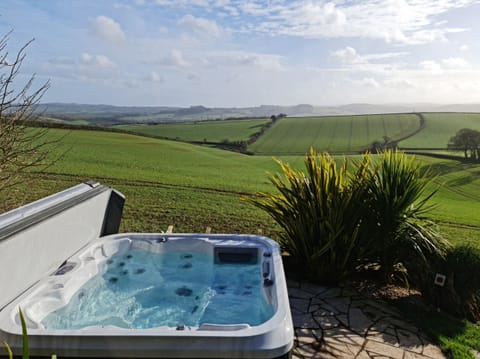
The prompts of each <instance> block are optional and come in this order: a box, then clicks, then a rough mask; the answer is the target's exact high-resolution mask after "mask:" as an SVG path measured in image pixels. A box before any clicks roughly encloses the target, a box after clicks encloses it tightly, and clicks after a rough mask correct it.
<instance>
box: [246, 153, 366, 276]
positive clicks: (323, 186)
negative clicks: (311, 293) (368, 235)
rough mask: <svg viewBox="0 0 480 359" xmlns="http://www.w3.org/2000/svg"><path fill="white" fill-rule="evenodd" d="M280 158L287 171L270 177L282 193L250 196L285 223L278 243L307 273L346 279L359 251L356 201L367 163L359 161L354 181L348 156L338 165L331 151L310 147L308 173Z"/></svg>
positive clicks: (359, 193)
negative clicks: (298, 169) (349, 170)
mask: <svg viewBox="0 0 480 359" xmlns="http://www.w3.org/2000/svg"><path fill="white" fill-rule="evenodd" d="M277 162H278V164H279V165H280V168H281V170H282V172H283V177H282V176H281V175H279V174H276V175H274V176H271V178H270V181H271V182H272V183H273V185H274V186H275V187H276V188H277V190H278V192H279V193H278V194H266V193H258V194H257V197H255V198H248V199H247V200H249V201H250V202H251V203H253V204H254V205H255V206H257V207H259V208H262V209H263V210H265V211H266V212H267V213H268V214H269V215H270V216H271V217H272V218H273V219H274V220H275V221H276V222H277V223H278V224H279V225H280V226H281V227H282V228H283V230H284V232H283V234H282V236H281V238H280V245H281V246H282V247H283V248H284V249H285V250H286V251H288V252H289V253H290V254H291V255H292V256H293V258H294V259H296V261H297V265H298V267H297V268H298V269H299V270H300V272H302V274H303V275H304V276H305V277H306V278H309V279H312V280H315V281H319V282H323V283H335V282H337V281H339V280H341V279H343V278H344V277H345V276H347V275H348V274H349V273H350V272H351V270H352V269H353V268H354V265H355V263H354V262H355V259H356V258H357V257H358V256H359V253H357V251H358V250H359V248H360V246H358V245H357V243H356V242H357V240H358V238H359V231H358V223H359V222H360V220H361V212H360V211H358V210H357V209H358V208H357V204H358V203H361V202H362V200H361V197H362V196H363V195H364V193H365V190H364V189H362V186H363V187H365V186H366V182H365V181H364V180H363V178H364V173H363V172H366V168H367V167H368V164H367V163H366V162H364V163H363V164H362V165H359V166H358V171H357V172H356V174H355V176H356V177H357V180H356V181H350V180H349V178H348V172H347V164H346V162H344V163H343V165H342V166H340V167H339V168H337V165H336V163H335V160H334V159H333V158H332V157H331V156H330V155H328V154H326V153H323V154H317V153H315V152H314V151H313V150H312V149H311V150H310V154H309V155H308V156H306V158H305V167H306V172H305V173H303V172H301V171H296V170H294V169H293V168H292V167H291V166H290V165H288V164H286V163H283V162H281V161H277Z"/></svg>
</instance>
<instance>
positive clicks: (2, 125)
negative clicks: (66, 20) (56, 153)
mask: <svg viewBox="0 0 480 359" xmlns="http://www.w3.org/2000/svg"><path fill="white" fill-rule="evenodd" d="M10 34H11V31H10V32H8V33H7V34H5V35H4V36H3V37H1V38H0V191H2V190H5V189H6V188H8V187H11V186H13V185H15V184H18V183H19V182H20V181H21V176H20V174H21V172H22V171H25V170H27V169H30V168H35V167H42V166H47V165H48V162H47V159H48V157H49V155H50V154H51V151H52V149H53V147H52V145H54V144H55V143H57V142H58V139H57V140H51V139H49V138H48V137H47V131H48V129H46V128H32V127H28V124H29V123H30V122H31V121H35V120H36V119H37V118H38V116H39V114H38V113H36V111H35V110H36V107H37V106H36V105H37V104H38V103H39V101H40V99H41V98H42V96H43V95H44V94H45V92H46V91H47V90H48V88H49V87H50V82H49V81H46V82H45V83H43V84H41V85H40V86H39V87H37V88H34V82H35V74H33V75H32V76H31V77H30V78H29V80H28V81H27V82H26V83H25V84H24V85H23V86H20V87H18V85H17V83H18V79H17V75H19V73H20V70H21V67H22V64H23V61H24V60H25V57H26V49H27V47H28V46H29V45H30V44H31V43H32V41H33V39H32V40H30V41H28V42H27V43H26V44H25V45H23V46H22V47H21V48H20V50H19V51H18V52H17V53H16V54H15V56H13V57H12V59H10V57H9V53H8V51H7V45H8V40H9V38H10Z"/></svg>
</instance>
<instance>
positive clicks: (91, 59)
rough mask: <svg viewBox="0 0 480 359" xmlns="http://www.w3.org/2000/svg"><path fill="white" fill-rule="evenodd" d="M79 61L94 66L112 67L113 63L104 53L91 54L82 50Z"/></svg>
mask: <svg viewBox="0 0 480 359" xmlns="http://www.w3.org/2000/svg"><path fill="white" fill-rule="evenodd" d="M81 63H82V64H83V65H88V66H96V67H101V68H114V67H115V66H116V65H115V63H114V62H113V61H112V60H110V59H109V58H108V57H107V56H105V55H91V54H89V53H87V52H84V53H83V54H82V56H81Z"/></svg>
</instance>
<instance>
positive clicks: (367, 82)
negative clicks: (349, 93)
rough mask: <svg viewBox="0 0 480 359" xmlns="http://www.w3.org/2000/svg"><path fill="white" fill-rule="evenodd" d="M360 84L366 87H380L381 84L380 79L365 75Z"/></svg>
mask: <svg viewBox="0 0 480 359" xmlns="http://www.w3.org/2000/svg"><path fill="white" fill-rule="evenodd" d="M359 84H360V85H362V86H365V87H373V88H380V84H379V83H378V81H377V80H375V79H374V78H372V77H364V78H363V79H362V80H360V81H359Z"/></svg>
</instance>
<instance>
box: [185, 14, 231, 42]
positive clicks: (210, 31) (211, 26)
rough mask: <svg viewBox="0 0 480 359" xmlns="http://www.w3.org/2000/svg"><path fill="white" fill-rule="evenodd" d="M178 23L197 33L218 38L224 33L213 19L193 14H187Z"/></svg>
mask: <svg viewBox="0 0 480 359" xmlns="http://www.w3.org/2000/svg"><path fill="white" fill-rule="evenodd" d="M178 24H180V25H182V26H184V27H185V28H186V29H187V30H189V31H191V32H193V33H194V34H196V35H200V36H207V37H214V38H218V37H220V36H221V35H222V33H223V31H222V29H221V28H220V27H219V26H218V25H217V23H216V22H215V21H213V20H208V19H204V18H201V17H195V16H193V15H190V14H189V15H185V16H183V17H182V18H181V19H180V20H179V21H178Z"/></svg>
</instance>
